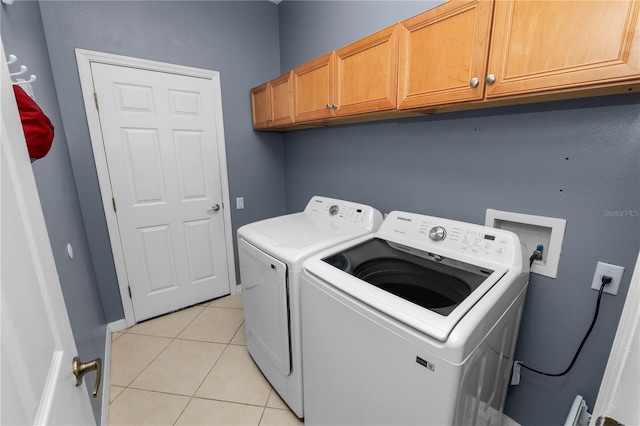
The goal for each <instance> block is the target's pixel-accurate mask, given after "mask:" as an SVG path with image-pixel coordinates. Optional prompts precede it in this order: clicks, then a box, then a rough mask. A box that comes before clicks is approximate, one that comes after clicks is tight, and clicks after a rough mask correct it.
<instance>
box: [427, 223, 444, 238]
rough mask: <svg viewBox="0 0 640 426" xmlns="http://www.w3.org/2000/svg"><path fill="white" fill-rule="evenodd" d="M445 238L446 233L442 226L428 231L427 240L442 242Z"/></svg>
mask: <svg viewBox="0 0 640 426" xmlns="http://www.w3.org/2000/svg"><path fill="white" fill-rule="evenodd" d="M446 236H447V231H446V230H445V229H444V228H443V227H442V226H434V227H433V228H431V230H430V231H429V238H431V239H432V240H433V241H442V240H444V239H445V237H446Z"/></svg>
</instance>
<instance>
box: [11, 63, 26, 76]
mask: <svg viewBox="0 0 640 426" xmlns="http://www.w3.org/2000/svg"><path fill="white" fill-rule="evenodd" d="M28 69H29V68H27V67H26V66H25V65H20V71H16V72H10V73H9V75H10V76H11V77H13V76H14V75H22V74H24V73H26V72H27V70H28Z"/></svg>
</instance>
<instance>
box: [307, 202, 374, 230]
mask: <svg viewBox="0 0 640 426" xmlns="http://www.w3.org/2000/svg"><path fill="white" fill-rule="evenodd" d="M304 212H305V213H307V214H312V215H317V216H319V217H323V218H329V219H331V220H334V221H337V222H343V223H345V222H346V223H352V224H354V225H358V226H360V227H362V228H365V229H368V230H370V231H373V230H376V229H377V228H378V227H379V226H380V224H381V223H382V213H380V212H379V211H378V210H376V209H375V208H373V207H371V206H366V205H364V204H358V203H353V202H351V201H344V200H338V199H335V198H327V197H319V196H315V197H313V198H311V200H310V201H309V203H308V204H307V207H306V208H305V209H304Z"/></svg>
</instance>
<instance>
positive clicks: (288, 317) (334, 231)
mask: <svg viewBox="0 0 640 426" xmlns="http://www.w3.org/2000/svg"><path fill="white" fill-rule="evenodd" d="M380 223H382V214H381V213H380V212H379V211H378V210H376V209H374V208H373V207H370V206H366V205H362V204H357V203H352V202H348V201H342V200H336V199H332V198H325V197H318V196H316V197H313V198H312V199H311V200H310V201H309V203H308V204H307V207H306V208H305V209H304V211H303V212H300V213H294V214H289V215H285V216H279V217H275V218H272V219H266V220H262V221H259V222H255V223H251V224H248V225H245V226H243V227H241V228H240V229H238V252H239V253H238V254H239V262H240V281H241V284H242V286H243V303H244V318H245V328H246V336H247V349H248V351H249V353H250V354H251V357H252V358H253V360H254V361H255V363H256V364H257V365H258V367H259V368H260V370H261V371H262V373H263V374H264V376H265V377H266V378H267V380H268V381H269V382H270V383H271V385H272V386H273V388H274V389H275V390H276V391H277V392H278V394H279V395H280V397H282V399H283V400H284V401H285V402H286V403H287V404H288V405H289V407H290V408H291V410H293V412H294V413H295V414H296V415H297V416H298V417H300V418H302V417H303V416H304V407H303V395H302V389H303V388H302V346H301V336H300V286H299V281H300V273H301V271H302V262H303V261H304V260H306V259H307V258H308V257H309V256H311V255H313V254H315V253H318V252H319V251H321V250H324V249H326V248H328V247H332V246H336V245H338V244H340V243H344V242H346V241H350V240H353V239H355V238H358V237H361V236H363V235H367V234H370V233H372V232H374V231H376V230H377V229H378V227H379V226H380Z"/></svg>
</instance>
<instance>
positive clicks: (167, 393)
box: [109, 296, 287, 425]
mask: <svg viewBox="0 0 640 426" xmlns="http://www.w3.org/2000/svg"><path fill="white" fill-rule="evenodd" d="M226 297H228V296H226ZM216 300H217V299H216ZM211 303H212V301H208V302H203V303H202V304H198V305H194V306H193V307H196V306H202V307H203V308H204V309H202V310H201V311H200V312H198V314H197V315H195V316H194V317H193V318H192V319H191V320H190V321H189V322H188V323H187V324H186V325H185V326H184V327H182V329H181V330H180V331H179V332H178V333H177V334H176V335H175V336H174V337H166V336H156V335H153V334H146V333H140V332H138V333H136V332H132V330H131V329H132V328H133V327H134V326H132V327H131V329H129V330H125V331H123V332H121V333H120V335H119V336H118V337H117V338H116V339H115V340H114V341H116V340H118V339H119V338H121V337H122V336H123V335H125V334H130V335H133V336H135V335H138V336H147V337H156V338H157V337H160V338H168V339H170V341H169V342H168V343H167V345H166V346H165V347H164V348H163V349H162V350H161V351H160V352H159V353H158V354H157V355H156V356H155V357H154V358H153V359H152V360H151V361H149V363H148V364H147V365H146V366H145V367H144V368H143V369H142V370H141V371H140V372H139V373H138V374H137V375H136V376H135V377H134V378H133V379H131V381H130V382H129V383H128V384H127V385H126V386H124V387H123V390H122V391H121V392H120V393H119V394H118V395H117V396H116V397H115V398H114V399H113V401H110V402H109V406H110V407H111V405H112V404H113V403H114V402H115V401H116V400H117V399H119V398H120V397H121V395H122V394H123V393H124V391H125V390H127V389H133V390H140V391H146V392H153V393H159V394H165V395H174V396H181V397H187V398H188V401H187V403H186V405H185V406H184V408H183V409H182V410H181V412H180V414H178V416H177V417H176V420H175V421H174V422H173V424H174V425H175V424H176V423H177V422H178V421H179V419H180V418H181V417H182V415H183V414H184V413H185V411H186V409H187V407H188V406H189V405H190V404H191V402H192V401H193V399H202V400H209V401H219V402H224V403H231V404H238V405H244V406H250V407H260V408H262V413H261V415H260V419H259V421H258V425H259V424H260V423H261V422H262V420H263V419H264V416H265V414H266V410H267V408H270V407H268V404H269V400H270V397H271V394H272V393H273V392H275V390H274V389H273V387H272V386H271V389H270V392H269V396H268V397H267V399H266V401H265V402H264V404H262V405H255V404H249V403H242V402H237V401H227V400H222V399H215V398H204V397H197V396H196V394H197V392H198V391H199V390H200V388H201V387H202V385H203V384H204V382H205V380H206V378H207V377H208V376H209V374H211V371H212V370H213V369H214V368H215V366H216V365H217V364H218V362H219V361H220V359H221V358H222V355H223V354H224V353H225V352H226V351H227V349H228V348H229V346H240V347H245V350H246V343H245V344H241V343H240V344H238V343H232V341H233V340H234V339H235V338H236V336H237V335H238V332H239V331H240V330H241V329H242V326H243V325H244V320H243V321H242V323H241V324H240V325H239V326H238V328H237V330H236V331H235V332H234V334H233V336H232V337H231V339H230V340H229V341H228V342H227V343H220V342H211V341H205V340H197V339H186V338H180V337H179V336H180V334H181V333H182V332H184V330H185V329H187V328H188V327H189V326H190V325H191V324H192V323H193V322H194V321H195V320H196V319H197V318H198V317H199V316H200V315H201V314H202V313H203V312H205V310H206V308H217V309H232V310H236V311H238V310H243V309H242V308H236V307H228V306H210V304H211ZM180 311H182V310H178V311H175V312H172V313H170V314H168V315H171V314H173V313H177V312H180ZM176 340H182V341H196V342H203V343H213V344H224V345H225V347H224V349H223V350H222V352H221V353H220V356H219V357H218V358H217V359H216V361H215V362H214V363H213V365H212V366H211V368H210V369H209V370H208V372H207V374H206V375H205V376H204V379H202V381H201V382H200V384H199V385H198V387H197V388H196V390H195V391H194V393H193V395H190V396H189V395H184V394H177V393H171V392H162V391H157V390H148V389H140V388H137V387H133V386H132V384H133V383H134V382H135V380H136V379H137V378H138V377H139V376H140V375H141V374H142V373H143V372H144V371H146V370H147V369H148V368H149V367H150V366H151V364H152V363H153V362H154V361H155V360H156V359H157V358H158V357H159V356H160V354H162V353H163V352H164V351H165V350H166V349H167V348H168V347H169V346H170V345H171V344H172V343H173V342H174V341H176ZM118 387H121V386H118ZM273 409H278V410H282V411H287V410H285V409H281V408H277V407H273Z"/></svg>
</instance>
